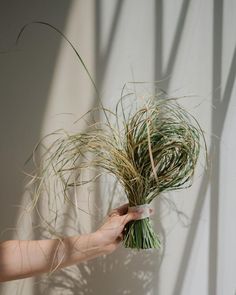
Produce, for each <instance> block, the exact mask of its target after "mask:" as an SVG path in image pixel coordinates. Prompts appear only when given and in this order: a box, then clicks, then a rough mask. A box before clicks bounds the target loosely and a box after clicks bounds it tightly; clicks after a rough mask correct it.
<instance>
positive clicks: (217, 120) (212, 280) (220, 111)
mask: <svg viewBox="0 0 236 295" xmlns="http://www.w3.org/2000/svg"><path fill="white" fill-rule="evenodd" d="M222 8H223V2H222V1H221V0H220V1H218V0H216V1H215V2H214V34H213V69H212V76H213V86H212V87H213V91H212V93H214V94H213V97H212V100H213V104H214V105H215V106H216V111H214V112H213V113H212V134H213V135H214V137H213V138H212V143H211V147H210V155H212V157H213V158H214V161H213V163H212V177H211V180H210V181H211V194H210V224H209V226H210V229H209V232H210V239H209V269H208V271H209V273H208V275H209V285H208V294H212V295H213V294H214V295H215V294H216V292H217V272H218V218H219V216H218V215H219V213H218V210H219V191H220V186H219V182H220V140H218V139H217V138H220V137H221V136H222V131H223V126H224V122H225V119H226V115H227V110H228V106H229V101H230V97H231V94H232V89H233V84H234V82H235V75H236V50H235V51H234V54H233V58H232V62H231V66H230V70H229V74H228V77H227V82H226V87H225V91H224V94H223V98H222V100H221V95H220V91H218V92H216V89H217V88H218V87H219V85H221V62H222V15H223V14H222V11H223V9H222ZM215 136H216V137H215ZM206 178H207V175H206V174H205V175H204V176H203V180H202V183H201V186H200V191H199V193H198V197H197V203H196V207H195V210H194V214H193V224H192V225H191V228H190V230H189V233H188V237H187V240H186V244H185V248H184V252H183V253H184V255H183V257H182V260H181V265H180V271H179V274H178V277H177V280H176V283H175V288H174V294H175V295H176V294H177V295H180V294H182V288H183V282H184V278H185V274H186V271H187V266H188V261H189V260H190V256H191V250H192V247H193V241H194V238H195V235H196V232H197V228H198V225H199V217H200V214H201V211H202V206H203V205H204V197H205V193H206V190H207V186H208V179H206ZM176 292H177V293H176Z"/></svg>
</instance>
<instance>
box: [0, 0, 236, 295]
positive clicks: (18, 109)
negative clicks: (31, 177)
mask: <svg viewBox="0 0 236 295" xmlns="http://www.w3.org/2000/svg"><path fill="white" fill-rule="evenodd" d="M0 15H1V18H0V19H1V20H0V22H1V26H0V48H1V50H0V51H4V50H6V49H8V48H10V47H12V46H13V43H14V40H15V38H16V36H17V33H18V32H19V30H20V28H21V27H22V25H24V24H25V23H27V22H30V21H33V20H43V21H47V22H49V23H51V24H53V25H55V26H56V27H58V28H59V29H60V30H62V31H63V32H64V33H65V34H66V36H67V37H68V38H69V39H70V40H71V41H72V43H73V44H74V45H75V46H76V47H77V48H78V50H79V52H80V54H81V55H82V57H83V58H84V61H85V63H86V65H87V66H88V68H89V70H90V72H91V73H92V75H93V77H94V79H95V82H96V84H97V86H98V88H99V90H100V93H101V96H102V99H103V103H104V105H105V106H108V107H110V108H113V107H114V105H115V103H116V101H117V98H118V97H119V95H120V92H121V89H122V87H123V85H124V83H126V82H128V81H154V80H155V81H157V80H159V81H160V82H159V83H158V86H159V87H160V88H162V89H164V90H165V91H166V92H167V93H168V94H169V95H170V96H186V98H185V99H183V100H182V103H183V105H184V106H185V107H186V108H187V109H188V110H189V111H190V112H191V113H193V114H194V115H195V116H196V118H197V119H198V120H199V122H200V124H201V126H202V128H203V130H204V131H205V134H206V139H207V144H208V149H209V152H210V156H209V158H210V162H211V165H210V166H211V170H209V171H208V173H205V172H204V170H203V169H202V168H201V167H199V171H198V173H197V174H196V177H195V180H194V184H193V186H192V188H191V189H188V190H185V191H182V192H178V193H171V194H168V195H167V196H166V197H167V198H168V199H170V200H172V201H174V202H175V204H176V206H177V209H178V211H179V213H180V214H179V215H178V214H177V213H176V211H174V210H172V209H171V208H170V206H168V205H167V203H166V202H164V201H162V202H158V201H157V202H155V204H154V205H155V208H156V215H155V218H154V225H155V228H156V230H158V231H159V232H160V233H161V236H162V240H163V249H162V250H161V251H147V252H140V253H136V252H134V253H133V252H132V251H129V250H127V249H122V248H121V249H119V250H118V251H117V252H116V253H114V254H112V255H110V256H109V257H102V258H99V259H96V260H94V261H91V262H89V263H87V264H81V265H79V266H78V267H72V268H69V269H67V270H66V271H65V272H59V273H58V274H55V275H53V276H52V277H50V278H47V277H46V285H45V284H43V283H42V278H39V279H37V280H34V279H26V280H23V281H17V282H11V283H5V284H2V287H1V289H0V294H4V295H8V294H35V295H38V294H43V290H46V291H45V293H46V294H84V295H85V294H86V295H87V294H96V295H100V294H107V295H110V294H112V295H114V294H117V295H118V294H138V295H141V294H145V295H146V294H153V295H154V294H155V295H156V294H158V295H159V294H160V295H185V294H186V295H187V294H191V295H195V294H196V295H197V294H202V295H205V294H209V295H228V294H229V295H231V294H232V295H233V294H236V293H235V292H236V269H235V265H236V254H235V249H236V234H235V225H236V214H235V208H236V198H235V192H236V190H235V186H234V184H235V181H236V168H235V167H236V165H235V164H236V163H235V156H234V151H235V148H236V139H235V136H234V133H235V131H234V129H235V127H236V119H235V113H236V101H235V99H233V98H234V97H235V91H236V88H235V73H236V50H235V45H236V34H235V28H236V20H235V19H236V18H235V15H236V2H235V1H233V0H225V1H223V0H215V1H213V0H209V1H204V0H199V1H194V0H192V1H190V0H182V1H179V0H177V1H170V0H166V1H161V0H159V1H154V0H152V1H151V0H150V1H145V0H136V1H134V0H126V1H125V0H120V1H109V0H103V1H102V0H97V1H86V0H74V1H66V0H65V1H62V0H61V1H56V0H55V1H50V3H42V2H39V1H29V0H28V1H26V0H24V1H20V3H19V1H18V2H17V1H0ZM19 49H20V50H18V51H14V52H11V53H8V54H3V53H2V54H1V55H0V74H1V79H0V83H1V84H0V94H1V99H0V101H1V108H0V112H1V116H0V120H1V124H0V126H1V131H2V132H1V134H2V136H3V138H2V140H1V144H0V148H1V149H0V150H1V165H2V169H1V178H0V179H1V194H2V195H1V199H2V206H1V209H0V210H1V230H5V229H6V228H9V227H11V228H13V227H15V226H16V221H17V216H19V208H17V207H16V206H15V205H23V204H24V198H25V196H24V193H23V191H24V181H23V176H22V175H21V170H22V169H23V163H24V161H25V160H26V159H27V157H28V155H29V153H30V151H31V150H32V148H33V147H34V144H35V143H36V141H37V140H38V139H39V138H40V137H41V136H43V135H44V134H46V133H48V132H50V131H52V130H55V129H57V128H59V127H64V128H68V129H71V128H72V127H71V123H72V122H73V119H74V118H76V117H79V116H80V115H82V114H83V113H85V112H86V111H87V110H88V109H90V108H91V107H92V106H94V105H95V104H96V100H95V98H94V92H93V89H92V86H91V83H90V82H89V79H88V77H87V76H86V74H85V71H84V70H83V68H82V66H81V65H80V64H79V63H78V62H77V59H76V57H75V55H74V54H73V52H72V50H71V49H70V48H69V47H68V45H67V44H66V43H65V42H64V41H62V40H61V39H60V37H59V36H58V35H57V34H55V32H53V31H52V30H50V29H48V28H45V27H43V26H40V25H32V26H30V27H28V28H27V30H26V31H25V33H24V36H23V38H22V41H21V43H20V45H19ZM151 89H152V88H151V86H148V84H146V85H145V86H143V88H142V91H143V92H145V91H150V90H151ZM61 113H64V115H60V116H58V115H57V114H61ZM69 114H73V115H69ZM81 128H83V126H81ZM87 199H88V194H86V193H85V194H83V195H82V196H81V198H80V200H79V201H80V202H81V206H83V207H84V208H85V209H88V208H87V207H88V203H87ZM91 200H93V202H94V203H96V206H99V208H100V209H103V210H101V211H100V213H101V212H105V209H106V208H107V202H108V200H109V197H107V196H105V192H104V187H103V185H100V186H99V187H98V188H97V190H96V193H94V190H93V192H92V198H91ZM119 201H120V200H115V201H114V206H115V205H116V204H117V203H119ZM96 206H95V205H94V207H93V210H95V207H96ZM95 212H97V211H95ZM181 212H182V214H181ZM100 219H101V216H100ZM100 219H99V218H98V220H95V221H94V220H93V219H92V218H90V217H88V216H87V215H83V214H81V215H80V216H79V224H80V232H89V231H91V230H94V229H95V228H96V227H97V226H98V224H99V220H100ZM62 220H63V218H62ZM64 223H65V226H64V230H63V231H64V233H65V234H69V233H70V231H68V230H67V228H68V224H67V223H68V221H67V220H64ZM19 228H20V229H21V230H20V231H18V232H16V231H15V230H13V231H11V230H10V231H8V232H7V233H5V232H4V233H3V235H2V239H7V238H13V237H17V233H18V234H19V235H20V237H24V238H26V237H31V238H38V237H39V236H38V235H37V233H35V232H34V231H31V228H32V225H31V223H30V222H28V221H27V218H26V221H25V223H24V226H23V225H22V223H21V224H19ZM30 234H31V236H30ZM44 279H45V277H44ZM45 288H46V289H45ZM17 292H18V293H17ZM60 292H61V293H60Z"/></svg>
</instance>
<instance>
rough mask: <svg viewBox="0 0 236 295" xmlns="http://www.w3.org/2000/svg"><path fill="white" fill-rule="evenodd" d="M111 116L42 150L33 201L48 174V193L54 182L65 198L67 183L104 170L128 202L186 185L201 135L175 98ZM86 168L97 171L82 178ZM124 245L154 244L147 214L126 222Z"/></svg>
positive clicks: (143, 246)
mask: <svg viewBox="0 0 236 295" xmlns="http://www.w3.org/2000/svg"><path fill="white" fill-rule="evenodd" d="M103 111H104V112H106V113H107V112H108V110H105V109H103ZM109 113H110V114H111V113H112V112H109ZM113 115H114V116H115V118H116V123H115V124H114V125H112V124H111V123H109V124H108V123H93V124H90V125H89V126H88V128H87V130H86V132H84V133H83V132H81V133H78V134H67V133H66V132H64V134H63V135H62V136H61V137H59V138H57V139H56V140H55V141H54V142H53V143H52V145H51V146H50V147H49V148H47V149H46V152H45V154H44V158H43V159H44V160H43V162H41V164H40V165H39V166H38V170H37V171H36V173H35V175H34V177H33V179H32V182H34V183H35V184H36V189H35V191H34V196H33V197H34V204H36V202H37V200H38V198H39V197H40V195H41V194H42V192H46V191H49V186H50V184H49V179H50V178H52V177H53V179H54V184H53V187H54V188H55V191H54V192H53V193H54V197H55V196H57V195H58V187H60V188H61V189H60V190H59V191H60V194H61V195H62V196H63V198H65V199H66V200H69V201H71V199H70V196H69V191H70V190H71V188H76V187H78V186H81V185H83V184H85V183H88V182H92V181H94V180H95V179H97V177H99V176H100V175H101V174H103V173H104V172H105V173H109V174H111V175H113V176H114V177H115V178H116V179H117V180H118V181H119V183H120V184H121V186H122V187H123V190H124V193H125V194H126V196H127V199H128V201H129V206H130V207H136V206H140V205H145V204H150V203H151V201H152V200H153V199H154V198H155V197H158V196H159V195H160V193H161V192H164V191H170V190H176V189H181V188H186V187H189V186H191V184H192V177H193V175H194V171H195V167H196V163H197V159H198V156H199V152H200V142H201V139H204V136H203V132H202V130H201V128H200V126H199V125H198V123H197V121H196V120H195V119H194V118H193V117H192V116H191V115H190V114H189V113H188V112H187V111H185V110H184V109H183V108H181V106H180V105H179V104H178V103H177V101H176V100H175V99H167V98H164V99H163V98H158V96H156V97H155V96H154V97H152V98H149V99H148V100H147V101H146V102H145V103H144V104H143V106H141V107H140V108H139V109H138V110H136V111H135V112H134V113H133V114H130V115H129V117H128V118H126V117H125V116H123V117H122V119H121V120H119V118H118V114H117V113H115V114H114V113H113ZM86 168H90V169H96V168H99V171H100V173H99V174H97V175H96V176H95V178H93V179H89V180H84V179H83V178H81V175H82V172H83V170H84V169H86ZM50 194H52V192H50ZM50 194H49V198H50V197H51V196H50ZM124 245H125V247H129V248H136V249H149V248H159V247H160V240H159V238H158V235H156V234H155V233H154V231H153V228H152V225H151V223H150V218H149V217H146V218H144V219H141V220H136V221H132V222H130V223H129V224H128V225H127V227H126V229H125V233H124Z"/></svg>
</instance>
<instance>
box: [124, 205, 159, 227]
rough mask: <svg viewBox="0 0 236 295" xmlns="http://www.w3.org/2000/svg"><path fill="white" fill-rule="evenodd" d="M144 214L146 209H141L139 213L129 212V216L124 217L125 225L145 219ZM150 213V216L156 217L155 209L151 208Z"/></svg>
mask: <svg viewBox="0 0 236 295" xmlns="http://www.w3.org/2000/svg"><path fill="white" fill-rule="evenodd" d="M143 212H144V209H139V210H137V211H133V212H128V213H127V214H125V215H124V224H126V223H128V222H130V221H132V220H139V219H143V217H142V213H143ZM149 213H150V216H152V215H154V209H153V208H149Z"/></svg>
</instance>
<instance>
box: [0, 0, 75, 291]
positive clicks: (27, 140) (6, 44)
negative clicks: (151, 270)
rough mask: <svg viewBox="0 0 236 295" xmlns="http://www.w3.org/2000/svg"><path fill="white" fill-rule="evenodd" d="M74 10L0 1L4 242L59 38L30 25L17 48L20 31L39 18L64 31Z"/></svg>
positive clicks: (56, 4) (62, 4)
mask: <svg viewBox="0 0 236 295" xmlns="http://www.w3.org/2000/svg"><path fill="white" fill-rule="evenodd" d="M70 6H71V1H70V0H68V1H56V0H55V1H54V0H53V1H50V2H45V3H42V2H39V1H28V0H24V1H1V3H0V24H1V25H0V52H1V54H0V75H1V79H0V97H1V98H0V126H1V127H0V128H1V144H0V154H1V171H0V186H1V209H0V210H1V214H0V226H1V228H0V231H1V233H2V235H1V240H6V239H12V238H13V237H14V236H15V230H14V228H15V226H16V222H17V218H18V212H19V208H18V206H19V205H20V204H21V202H22V199H21V198H22V194H23V190H24V187H23V186H24V175H23V173H22V169H23V167H24V162H25V160H26V159H27V158H28V157H29V155H30V153H31V152H32V149H33V147H34V146H35V144H36V143H37V141H38V140H39V138H40V136H41V126H42V119H43V116H44V113H45V107H46V103H47V99H48V94H49V91H50V85H51V81H52V78H53V73H54V68H55V65H56V61H57V55H58V52H59V49H60V44H61V38H60V37H58V36H57V35H56V34H55V33H54V32H52V31H50V30H49V29H48V28H46V27H42V26H38V25H31V26H29V27H28V28H27V29H26V31H25V33H24V35H23V36H22V39H21V42H20V44H19V45H18V47H17V48H15V47H14V43H15V40H16V37H17V35H18V33H19V31H20V29H21V28H22V27H23V26H24V25H25V24H26V23H30V22H32V21H35V20H41V21H45V22H49V23H52V24H54V25H55V26H56V27H57V28H59V29H60V30H63V28H64V26H65V24H66V20H67V15H68V11H69V8H70ZM9 49H13V50H9ZM9 228H11V229H12V230H8V231H6V229H9ZM0 259H1V258H0ZM6 284H8V283H6ZM2 286H4V284H3V285H1V287H0V293H1V294H3V293H2V292H3V288H2ZM4 294H5V292H4Z"/></svg>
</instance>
